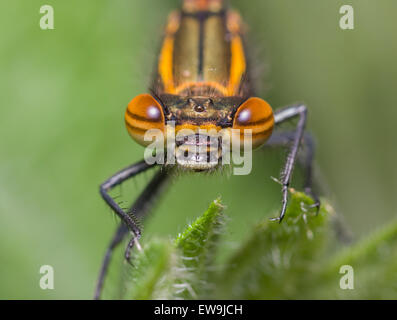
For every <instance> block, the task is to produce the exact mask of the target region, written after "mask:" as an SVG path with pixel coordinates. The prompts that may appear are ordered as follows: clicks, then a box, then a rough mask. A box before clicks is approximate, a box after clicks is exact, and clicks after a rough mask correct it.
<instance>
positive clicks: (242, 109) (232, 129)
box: [125, 94, 274, 171]
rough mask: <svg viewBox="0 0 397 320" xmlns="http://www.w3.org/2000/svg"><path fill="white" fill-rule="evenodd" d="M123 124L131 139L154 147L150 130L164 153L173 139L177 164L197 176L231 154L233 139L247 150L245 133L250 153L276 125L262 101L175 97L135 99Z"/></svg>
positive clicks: (146, 96)
mask: <svg viewBox="0 0 397 320" xmlns="http://www.w3.org/2000/svg"><path fill="white" fill-rule="evenodd" d="M125 121H126V126H127V130H128V132H129V133H130V135H131V137H132V138H133V139H134V140H136V141H137V142H138V143H140V144H141V145H144V146H147V145H149V144H151V143H152V141H151V139H147V137H146V138H145V134H146V136H147V132H148V131H149V130H151V131H158V132H159V134H160V135H162V136H163V138H162V140H161V141H163V142H164V150H166V152H170V148H169V145H170V144H169V143H171V140H172V143H173V147H172V148H173V149H172V150H173V151H175V164H176V165H178V166H180V167H182V168H185V169H189V170H194V171H206V170H211V169H214V168H216V167H218V166H219V165H220V164H221V160H222V157H223V156H224V154H225V152H229V153H230V152H231V146H232V145H233V143H234V142H233V139H234V140H238V141H237V142H238V144H237V145H238V148H239V149H240V148H241V149H243V148H244V150H245V148H246V145H247V143H246V142H247V141H245V140H246V139H247V132H248V133H249V137H250V140H249V143H250V146H249V147H250V149H253V148H256V147H259V146H261V145H262V144H264V143H265V141H266V140H267V139H268V138H269V137H270V135H271V133H272V130H273V125H274V118H273V112H272V109H271V107H270V106H269V104H268V103H267V102H265V101H264V100H262V99H260V98H249V99H248V100H245V101H244V99H243V98H241V97H212V98H209V97H206V96H178V95H171V94H162V95H160V96H159V97H156V98H155V97H153V96H151V95H149V94H142V95H139V96H137V97H136V98H134V99H133V100H132V101H131V102H130V103H129V105H128V108H127V111H126V114H125ZM238 151H240V150H238ZM167 159H168V160H169V158H167Z"/></svg>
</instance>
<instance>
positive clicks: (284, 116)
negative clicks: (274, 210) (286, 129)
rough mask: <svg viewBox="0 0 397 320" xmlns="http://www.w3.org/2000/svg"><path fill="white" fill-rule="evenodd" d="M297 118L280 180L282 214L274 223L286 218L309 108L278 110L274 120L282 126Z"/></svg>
mask: <svg viewBox="0 0 397 320" xmlns="http://www.w3.org/2000/svg"><path fill="white" fill-rule="evenodd" d="M295 117H299V120H298V123H297V125H296V129H295V132H294V136H293V139H292V144H291V147H290V150H289V152H288V155H287V159H286V162H285V166H284V168H283V170H282V172H281V179H280V182H281V185H282V189H281V191H282V200H281V204H282V206H281V212H280V215H279V216H278V217H277V218H273V219H271V220H273V221H279V222H281V221H282V220H283V218H284V216H285V211H286V210H287V203H288V188H289V185H290V182H291V178H292V173H293V170H294V167H295V163H296V159H297V156H298V150H299V146H300V143H301V140H302V137H303V133H304V130H305V126H306V118H307V108H306V106H304V105H294V106H289V107H286V108H283V109H280V110H276V112H275V113H274V120H275V124H276V125H277V124H281V123H283V122H285V121H288V120H290V119H293V118H295Z"/></svg>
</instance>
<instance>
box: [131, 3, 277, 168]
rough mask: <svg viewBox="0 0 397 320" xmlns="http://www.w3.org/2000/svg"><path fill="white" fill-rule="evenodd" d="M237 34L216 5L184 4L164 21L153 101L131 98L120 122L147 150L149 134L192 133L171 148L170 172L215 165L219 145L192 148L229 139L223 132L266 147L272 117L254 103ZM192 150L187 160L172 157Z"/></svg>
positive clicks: (233, 19) (230, 17) (237, 24)
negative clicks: (173, 150) (173, 165)
mask: <svg viewBox="0 0 397 320" xmlns="http://www.w3.org/2000/svg"><path fill="white" fill-rule="evenodd" d="M243 29H244V27H243V24H242V21H241V18H240V16H239V14H238V13H237V12H235V11H231V10H228V9H226V8H225V7H224V6H223V4H222V1H185V2H184V6H183V8H182V10H180V11H176V12H173V13H172V14H171V15H170V16H169V19H168V23H167V26H166V28H165V35H164V39H163V41H162V46H161V50H160V54H159V58H158V63H157V69H156V75H155V79H154V81H153V85H152V88H151V94H143V95H139V96H137V97H136V98H134V99H133V100H132V101H131V102H130V104H129V105H128V109H127V111H126V114H125V121H126V126H127V129H128V132H129V133H130V135H131V136H132V137H133V138H134V139H135V140H136V141H137V142H138V143H140V144H142V145H144V146H147V145H148V144H149V142H148V141H145V140H144V135H145V133H146V132H147V131H148V130H151V129H157V130H161V131H162V132H163V133H164V134H166V133H167V132H169V130H168V126H169V124H170V123H171V122H172V124H173V125H174V126H175V133H176V134H177V135H178V134H179V133H181V132H182V130H184V131H186V132H190V137H186V139H185V142H186V143H179V144H178V143H177V145H176V153H175V154H176V155H177V157H176V159H177V162H176V164H177V165H179V166H182V167H184V168H188V169H193V170H206V169H212V168H213V167H216V166H218V165H219V164H220V160H221V155H222V150H220V149H221V148H222V143H221V141H220V140H219V142H218V147H217V149H218V150H213V149H211V148H208V150H207V151H206V149H203V148H200V149H199V148H197V147H198V146H201V145H202V143H203V141H208V147H211V146H213V145H214V141H215V140H218V139H222V137H224V136H225V135H228V136H229V137H232V136H235V135H232V134H231V133H230V132H229V131H228V129H235V130H240V133H241V135H240V137H239V138H241V140H243V139H244V131H245V130H252V145H253V147H258V146H260V145H262V144H263V143H265V141H266V140H267V139H268V137H269V136H270V135H271V133H272V130H273V125H274V117H273V112H272V109H271V108H270V106H269V105H268V103H266V102H265V101H264V100H262V99H259V98H253V97H252V86H251V83H250V78H249V72H248V68H247V65H248V62H247V55H246V52H245V48H244V42H243ZM203 132H206V133H203ZM187 135H189V134H188V133H187ZM193 135H194V136H193ZM195 141H196V142H197V143H194V142H195ZM241 145H243V141H241ZM192 147H195V151H193V152H190V155H191V156H189V157H182V156H181V157H178V155H179V154H181V155H182V154H187V153H188V151H191V150H192ZM211 150H212V151H211ZM214 156H215V161H214Z"/></svg>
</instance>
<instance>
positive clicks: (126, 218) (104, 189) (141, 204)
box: [94, 161, 169, 299]
mask: <svg viewBox="0 0 397 320" xmlns="http://www.w3.org/2000/svg"><path fill="white" fill-rule="evenodd" d="M154 166H155V165H148V164H147V163H146V162H145V161H141V162H138V163H136V164H134V165H132V166H129V167H127V168H125V169H124V170H122V171H120V172H118V173H116V174H115V175H114V176H112V177H111V178H110V179H108V180H107V181H106V182H104V183H103V184H102V185H101V187H100V192H101V195H102V197H103V199H104V200H105V201H106V203H107V204H108V205H109V206H110V207H111V208H112V209H113V211H114V212H115V213H116V214H117V215H118V216H119V217H120V218H121V220H122V223H121V224H120V226H119V227H118V228H117V231H116V233H115V235H114V236H113V238H112V241H111V243H110V245H109V247H108V249H107V251H106V254H105V257H104V259H103V263H102V267H101V271H100V274H99V278H98V282H97V286H96V289H95V295H94V299H99V298H100V294H101V291H102V287H103V282H104V278H105V276H106V272H107V269H108V266H109V263H110V258H111V255H112V252H113V250H114V248H115V247H116V246H117V245H118V244H119V243H120V242H121V241H122V240H123V239H124V237H125V235H126V234H127V233H128V232H129V231H131V233H132V235H133V237H132V239H131V241H130V243H129V245H128V246H127V249H126V253H125V256H126V258H127V259H129V257H130V250H131V249H132V246H133V244H134V243H137V241H138V239H139V238H140V235H141V231H140V228H139V226H138V224H137V218H142V217H144V216H145V215H146V213H147V212H148V209H149V205H150V203H151V200H153V198H155V195H157V194H158V193H159V191H160V189H161V186H162V185H164V182H165V181H166V179H167V177H168V176H169V172H168V170H166V169H165V168H161V169H160V171H159V172H157V173H156V174H155V176H154V177H153V178H152V180H151V181H150V183H149V184H148V185H147V186H146V188H145V189H144V190H143V192H142V193H141V194H140V196H139V197H138V198H137V199H136V200H135V202H134V204H133V205H132V207H131V209H130V211H129V212H128V213H127V212H125V211H124V210H123V209H121V207H120V206H119V205H118V204H117V203H116V202H115V201H114V199H113V198H112V197H111V196H110V195H109V194H108V192H109V191H110V190H111V189H113V188H114V187H115V186H117V185H120V184H121V183H123V182H124V181H126V180H128V179H130V178H132V177H134V176H135V175H137V174H139V173H141V172H144V171H146V170H148V169H150V168H152V167H154Z"/></svg>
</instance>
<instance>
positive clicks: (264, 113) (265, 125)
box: [233, 97, 274, 148]
mask: <svg viewBox="0 0 397 320" xmlns="http://www.w3.org/2000/svg"><path fill="white" fill-rule="evenodd" d="M273 127H274V116H273V110H272V108H271V107H270V105H269V104H268V103H267V102H266V101H264V100H262V99H260V98H255V97H254V98H249V99H248V100H247V101H245V102H244V103H243V104H242V105H241V106H240V107H239V108H238V109H237V112H236V114H235V116H234V121H233V129H239V130H240V140H241V142H240V146H241V147H243V145H244V144H243V143H244V130H245V129H251V130H252V147H253V148H257V147H259V146H261V145H262V144H264V143H265V142H266V140H267V139H268V138H269V137H270V135H271V134H272V131H273Z"/></svg>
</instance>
